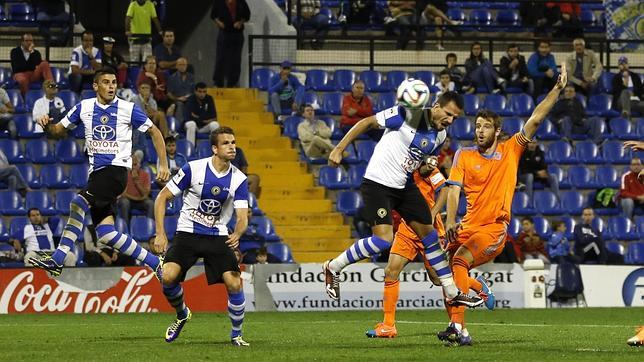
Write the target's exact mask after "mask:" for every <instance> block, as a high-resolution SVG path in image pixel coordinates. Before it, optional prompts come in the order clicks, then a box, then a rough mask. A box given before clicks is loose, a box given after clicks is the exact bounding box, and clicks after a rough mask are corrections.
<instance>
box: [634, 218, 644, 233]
mask: <svg viewBox="0 0 644 362" xmlns="http://www.w3.org/2000/svg"><path fill="white" fill-rule="evenodd" d="M635 226H636V227H637V231H639V232H640V235H641V236H644V215H638V216H635Z"/></svg>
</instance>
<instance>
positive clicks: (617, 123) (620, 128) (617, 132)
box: [608, 117, 643, 140]
mask: <svg viewBox="0 0 644 362" xmlns="http://www.w3.org/2000/svg"><path fill="white" fill-rule="evenodd" d="M608 125H609V127H610V137H611V138H613V139H619V140H638V139H640V138H642V137H643V136H641V135H638V134H637V133H636V130H634V129H633V127H632V125H631V122H630V121H629V120H628V119H626V118H621V117H619V118H613V119H611V120H610V121H608Z"/></svg>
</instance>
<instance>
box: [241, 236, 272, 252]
mask: <svg viewBox="0 0 644 362" xmlns="http://www.w3.org/2000/svg"><path fill="white" fill-rule="evenodd" d="M262 244H263V243H262V242H260V241H252V240H244V239H242V240H240V242H239V250H240V251H241V252H242V253H245V252H247V251H249V250H257V249H259V248H260V247H261V246H262ZM275 244H280V243H274V244H271V245H275Z"/></svg>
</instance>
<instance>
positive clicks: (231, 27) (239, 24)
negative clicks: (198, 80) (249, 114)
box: [210, 0, 250, 87]
mask: <svg viewBox="0 0 644 362" xmlns="http://www.w3.org/2000/svg"><path fill="white" fill-rule="evenodd" d="M210 18H211V19H212V21H214V22H215V24H216V25H217V29H218V30H219V34H218V35H217V54H216V56H215V57H216V58H215V72H214V74H213V76H212V79H213V81H214V82H215V86H217V87H224V86H226V87H236V86H237V85H238V84H237V83H239V73H240V72H241V63H242V60H241V53H242V49H243V47H244V23H246V22H247V21H249V20H250V8H249V7H248V3H246V0H215V3H214V5H213V7H212V11H211V12H210Z"/></svg>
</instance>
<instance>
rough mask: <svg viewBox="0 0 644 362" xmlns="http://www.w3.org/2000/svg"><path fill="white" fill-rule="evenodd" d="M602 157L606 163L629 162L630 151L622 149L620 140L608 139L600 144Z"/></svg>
mask: <svg viewBox="0 0 644 362" xmlns="http://www.w3.org/2000/svg"><path fill="white" fill-rule="evenodd" d="M602 157H603V158H604V161H606V163H608V164H624V165H626V164H630V162H631V158H632V156H631V151H630V149H629V150H626V149H624V145H623V143H622V142H620V141H608V142H604V144H603V145H602Z"/></svg>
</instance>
